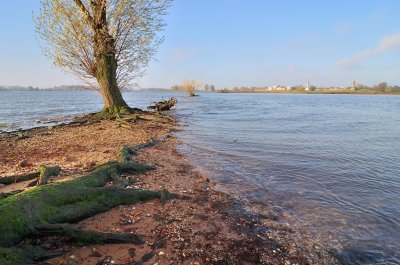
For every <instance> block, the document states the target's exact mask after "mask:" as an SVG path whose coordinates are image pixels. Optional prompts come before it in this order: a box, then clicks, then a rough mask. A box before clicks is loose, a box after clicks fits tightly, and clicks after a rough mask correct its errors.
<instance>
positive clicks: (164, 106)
mask: <svg viewBox="0 0 400 265" xmlns="http://www.w3.org/2000/svg"><path fill="white" fill-rule="evenodd" d="M177 102H178V100H177V99H176V98H175V97H171V98H170V99H168V100H162V101H159V102H154V105H151V106H149V107H147V109H154V110H157V111H163V110H170V109H171V108H172V107H173V106H175V104H176V103H177Z"/></svg>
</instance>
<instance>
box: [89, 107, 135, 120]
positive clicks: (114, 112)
mask: <svg viewBox="0 0 400 265" xmlns="http://www.w3.org/2000/svg"><path fill="white" fill-rule="evenodd" d="M131 112H132V111H131V108H129V107H127V106H112V107H109V108H106V107H104V108H103V109H102V111H100V112H99V113H97V114H96V116H97V117H110V116H120V115H128V114H131Z"/></svg>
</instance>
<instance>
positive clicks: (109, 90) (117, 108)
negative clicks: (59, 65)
mask: <svg viewBox="0 0 400 265" xmlns="http://www.w3.org/2000/svg"><path fill="white" fill-rule="evenodd" d="M92 10H93V17H94V18H93V23H94V25H93V29H94V47H93V48H94V52H95V57H96V67H95V76H96V79H97V82H98V83H99V85H100V90H101V94H102V96H103V100H104V110H103V111H106V112H109V113H110V114H113V113H119V112H121V110H123V109H128V105H127V104H126V102H125V100H124V99H123V98H122V94H121V91H120V90H119V87H118V83H117V67H118V64H117V60H116V56H115V40H114V39H113V37H112V36H111V35H110V34H109V32H108V26H107V16H106V6H105V5H103V4H102V1H92Z"/></svg>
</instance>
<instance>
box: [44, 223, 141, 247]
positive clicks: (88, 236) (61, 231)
mask: <svg viewBox="0 0 400 265" xmlns="http://www.w3.org/2000/svg"><path fill="white" fill-rule="evenodd" d="M36 231H37V234H38V235H43V236H49V235H50V236H54V235H64V236H68V237H69V238H72V239H74V240H76V241H78V242H81V243H91V244H119V243H121V244H122V243H132V244H136V245H142V244H144V243H145V241H144V240H143V239H142V238H141V237H140V236H138V235H136V234H117V233H103V232H97V231H85V230H82V229H79V228H76V227H74V226H73V225H70V224H47V225H42V226H38V227H36Z"/></svg>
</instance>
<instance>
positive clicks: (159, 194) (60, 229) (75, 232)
mask: <svg viewBox="0 0 400 265" xmlns="http://www.w3.org/2000/svg"><path fill="white" fill-rule="evenodd" d="M135 152H136V150H135V149H132V148H129V147H123V148H122V149H121V150H120V152H119V156H120V162H117V161H110V162H108V163H106V164H104V165H101V166H99V167H98V168H97V169H96V170H95V171H93V172H92V173H90V174H88V175H86V176H83V177H80V178H76V179H73V180H69V181H65V182H56V183H50V184H47V185H42V186H37V187H35V188H33V189H31V190H27V191H24V192H21V193H18V194H15V195H11V196H8V197H7V198H4V199H1V197H0V247H12V246H13V245H15V244H17V243H19V242H20V241H21V240H23V239H24V238H26V237H29V236H34V235H54V234H64V235H67V236H69V237H71V238H73V239H76V240H78V241H83V242H89V243H92V242H97V243H98V242H99V241H100V242H104V243H116V242H132V243H140V242H142V241H141V239H140V237H138V236H136V235H131V234H129V235H123V234H122V235H116V234H110V233H100V232H94V231H81V230H79V229H77V228H74V227H73V226H71V225H68V223H74V222H77V221H80V220H83V219H85V218H87V217H90V216H93V215H95V214H98V213H101V212H105V211H107V210H109V209H111V208H113V207H115V206H118V205H122V204H131V203H136V202H139V201H147V200H151V199H155V198H161V199H162V202H163V203H164V202H165V201H166V200H168V199H172V198H175V197H176V196H175V195H173V194H170V193H169V192H168V191H166V190H163V191H153V190H140V189H124V187H126V186H128V185H129V184H130V182H129V181H128V180H125V179H123V178H122V177H120V175H121V174H122V173H130V174H139V173H142V172H145V171H147V170H152V169H154V166H151V165H146V164H138V163H134V162H131V161H130V160H131V159H130V155H131V154H134V153H135ZM59 170H60V168H58V167H53V168H46V167H43V168H42V170H41V175H43V178H46V177H48V176H49V175H54V174H57V173H58V172H59ZM110 180H112V181H113V183H114V184H116V185H114V186H105V184H106V183H107V182H108V181H110ZM115 186H118V187H115ZM120 187H123V188H120ZM1 251H3V252H5V253H8V252H7V249H5V248H3V249H1ZM1 251H0V264H3V263H4V264H7V262H9V261H10V258H7V255H5V256H4V255H3V256H2V255H1ZM23 258H24V259H25V258H26V257H23ZM11 260H12V258H11ZM11 264H20V263H15V262H14V263H11Z"/></svg>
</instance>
